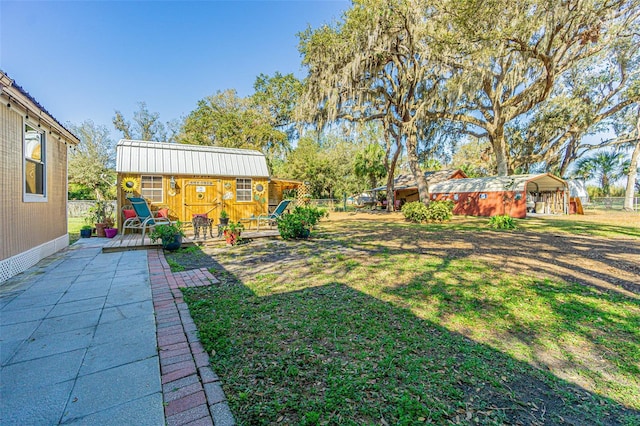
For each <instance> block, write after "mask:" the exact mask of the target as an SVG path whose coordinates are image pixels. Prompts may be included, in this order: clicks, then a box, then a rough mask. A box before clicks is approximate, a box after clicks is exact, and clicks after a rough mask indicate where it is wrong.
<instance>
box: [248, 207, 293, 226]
mask: <svg viewBox="0 0 640 426" xmlns="http://www.w3.org/2000/svg"><path fill="white" fill-rule="evenodd" d="M291 201H292V200H282V201H280V204H278V206H277V207H276V209H275V210H274V211H273V213H269V214H261V215H260V216H252V217H247V218H244V219H242V220H243V221H248V222H249V227H251V222H254V221H255V222H256V230H257V231H259V230H260V223H261V222H266V223H267V225H271V224H273V223H275V221H276V220H277V219H278V218H279V217H280V216H282V215H283V214H284V211H285V210H286V209H287V207H289V204H290V203H291Z"/></svg>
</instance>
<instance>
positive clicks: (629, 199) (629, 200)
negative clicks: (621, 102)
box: [624, 110, 640, 211]
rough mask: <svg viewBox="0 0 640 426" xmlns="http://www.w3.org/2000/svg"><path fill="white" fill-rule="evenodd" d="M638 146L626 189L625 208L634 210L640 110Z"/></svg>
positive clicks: (639, 143) (639, 128) (639, 140)
mask: <svg viewBox="0 0 640 426" xmlns="http://www.w3.org/2000/svg"><path fill="white" fill-rule="evenodd" d="M639 111H640V110H639ZM636 137H637V139H636V146H635V147H634V148H633V153H632V154H631V164H630V165H629V175H627V188H626V189H625V191H624V209H625V210H627V211H633V195H634V193H635V186H636V179H637V178H638V157H640V112H639V114H638V121H637V122H636Z"/></svg>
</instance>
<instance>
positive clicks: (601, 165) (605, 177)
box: [575, 151, 624, 196]
mask: <svg viewBox="0 0 640 426" xmlns="http://www.w3.org/2000/svg"><path fill="white" fill-rule="evenodd" d="M575 175H577V176H579V177H581V178H584V179H597V180H598V182H599V183H600V188H602V192H603V194H604V195H605V196H608V195H609V193H610V189H611V184H612V183H613V182H615V181H617V180H618V179H620V178H621V177H623V176H624V158H623V155H622V154H621V153H619V152H607V151H603V152H600V153H598V154H596V155H595V156H593V157H589V158H584V159H582V160H581V161H580V162H578V164H577V168H576V171H575Z"/></svg>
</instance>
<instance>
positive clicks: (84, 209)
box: [67, 200, 117, 217]
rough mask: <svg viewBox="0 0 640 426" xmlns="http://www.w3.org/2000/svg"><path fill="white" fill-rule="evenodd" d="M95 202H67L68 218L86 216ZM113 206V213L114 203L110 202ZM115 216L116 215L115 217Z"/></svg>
mask: <svg viewBox="0 0 640 426" xmlns="http://www.w3.org/2000/svg"><path fill="white" fill-rule="evenodd" d="M95 203H96V202H95V201H94V200H69V202H68V204H67V206H68V207H67V211H68V214H69V217H85V216H87V214H88V212H89V209H90V208H91V207H93V205H94V204H95ZM111 203H112V204H113V211H114V212H115V209H116V202H115V200H114V201H111ZM116 216H117V215H116Z"/></svg>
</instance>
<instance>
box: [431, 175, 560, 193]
mask: <svg viewBox="0 0 640 426" xmlns="http://www.w3.org/2000/svg"><path fill="white" fill-rule="evenodd" d="M529 183H531V185H529V186H527V185H528V184H529ZM525 187H526V188H527V191H532V192H543V191H555V190H556V189H558V188H560V189H565V187H566V183H565V182H564V181H563V180H562V179H560V178H558V177H555V176H553V175H551V174H548V173H544V174H538V175H536V174H529V175H512V176H492V177H485V178H471V179H452V180H447V181H444V182H439V183H436V184H434V185H432V186H431V187H430V188H429V192H431V193H438V194H441V193H455V192H502V191H517V192H522V191H524V190H525Z"/></svg>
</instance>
